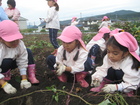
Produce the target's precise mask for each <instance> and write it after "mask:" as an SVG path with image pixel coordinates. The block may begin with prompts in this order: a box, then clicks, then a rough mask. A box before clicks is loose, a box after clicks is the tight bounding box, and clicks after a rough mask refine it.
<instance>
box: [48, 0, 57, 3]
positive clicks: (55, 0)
mask: <svg viewBox="0 0 140 105" xmlns="http://www.w3.org/2000/svg"><path fill="white" fill-rule="evenodd" d="M46 1H54V2H56V3H57V0H46Z"/></svg>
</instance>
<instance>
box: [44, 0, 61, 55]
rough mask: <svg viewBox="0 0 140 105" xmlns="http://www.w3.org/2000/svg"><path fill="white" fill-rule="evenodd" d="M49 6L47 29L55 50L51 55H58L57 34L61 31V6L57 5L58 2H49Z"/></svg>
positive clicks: (52, 0)
mask: <svg viewBox="0 0 140 105" xmlns="http://www.w3.org/2000/svg"><path fill="white" fill-rule="evenodd" d="M47 1H48V5H49V7H50V8H49V10H48V13H47V18H46V19H45V21H46V28H48V29H49V38H50V41H51V43H52V45H53V47H54V48H55V50H54V51H53V52H52V53H51V54H53V55H54V54H56V53H57V49H58V47H59V45H58V42H57V33H58V30H59V29H60V23H59V18H58V11H59V6H58V4H57V0H47Z"/></svg>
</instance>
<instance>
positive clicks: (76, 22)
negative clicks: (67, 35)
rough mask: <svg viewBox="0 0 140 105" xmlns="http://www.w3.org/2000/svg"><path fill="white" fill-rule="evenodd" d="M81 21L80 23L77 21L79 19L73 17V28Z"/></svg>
mask: <svg viewBox="0 0 140 105" xmlns="http://www.w3.org/2000/svg"><path fill="white" fill-rule="evenodd" d="M79 21H80V20H78V21H77V17H73V18H72V20H71V26H73V25H74V26H75V25H77V24H78V23H79Z"/></svg>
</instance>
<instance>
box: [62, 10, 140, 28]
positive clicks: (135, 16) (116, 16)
mask: <svg viewBox="0 0 140 105" xmlns="http://www.w3.org/2000/svg"><path fill="white" fill-rule="evenodd" d="M103 16H108V17H109V18H110V19H111V20H122V21H130V20H131V21H133V20H140V12H135V11H131V10H119V11H115V12H110V13H106V14H102V15H96V16H90V17H83V18H80V20H85V19H86V18H94V19H100V20H101V19H102V17H103ZM70 21H71V20H64V21H60V23H61V24H63V25H66V24H70Z"/></svg>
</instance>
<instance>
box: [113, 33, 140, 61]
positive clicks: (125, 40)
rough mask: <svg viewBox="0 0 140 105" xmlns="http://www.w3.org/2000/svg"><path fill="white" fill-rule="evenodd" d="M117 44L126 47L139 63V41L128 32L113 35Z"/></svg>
mask: <svg viewBox="0 0 140 105" xmlns="http://www.w3.org/2000/svg"><path fill="white" fill-rule="evenodd" d="M113 36H114V37H115V39H116V40H117V42H118V43H119V44H121V45H122V46H124V47H127V48H128V50H129V52H130V54H131V55H132V56H134V57H135V58H136V59H137V60H138V61H139V62H140V57H139V55H138V54H137V53H136V50H137V49H138V43H137V40H136V39H135V38H134V37H133V35H131V34H130V33H128V32H121V33H117V34H114V35H113Z"/></svg>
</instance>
